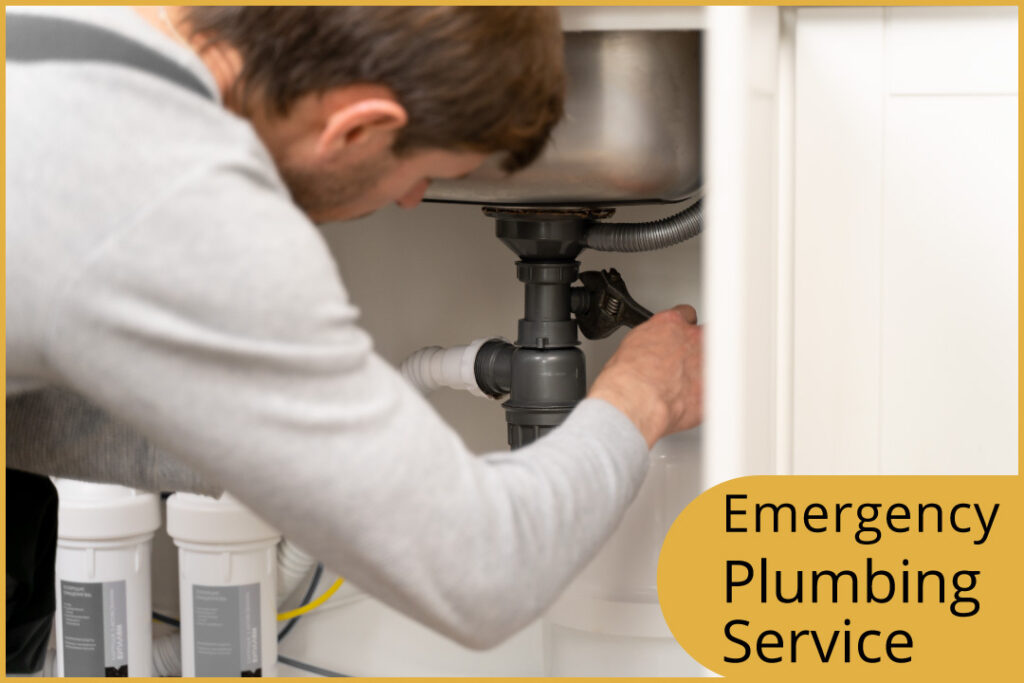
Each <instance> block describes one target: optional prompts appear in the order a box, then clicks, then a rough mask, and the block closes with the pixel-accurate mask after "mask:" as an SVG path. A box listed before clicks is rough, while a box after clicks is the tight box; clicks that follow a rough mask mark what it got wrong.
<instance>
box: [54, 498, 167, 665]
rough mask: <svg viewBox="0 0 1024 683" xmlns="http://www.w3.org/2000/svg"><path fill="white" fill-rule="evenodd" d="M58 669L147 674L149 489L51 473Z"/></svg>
mask: <svg viewBox="0 0 1024 683" xmlns="http://www.w3.org/2000/svg"><path fill="white" fill-rule="evenodd" d="M54 484H55V485H56V487H57V495H58V508H57V565H56V591H57V616H56V619H55V621H56V623H57V634H56V635H57V661H56V674H57V675H58V676H76V677H78V676H89V677H101V678H102V677H123V676H152V646H153V631H152V618H153V609H152V597H151V593H150V554H151V551H152V541H153V532H154V531H156V530H157V529H158V528H159V527H160V501H159V500H158V499H157V497H156V496H155V495H154V494H152V493H146V492H145V491H138V490H136V489H130V488H125V487H123V486H114V485H110V484H92V483H87V482H81V481H73V480H70V479H55V480H54Z"/></svg>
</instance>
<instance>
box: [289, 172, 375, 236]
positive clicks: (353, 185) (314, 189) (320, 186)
mask: <svg viewBox="0 0 1024 683" xmlns="http://www.w3.org/2000/svg"><path fill="white" fill-rule="evenodd" d="M278 171H279V172H280V174H281V178H282V179H283V180H284V183H285V185H287V186H288V191H289V192H290V193H291V195H292V201H293V202H295V204H296V206H298V207H299V208H300V209H302V211H303V212H304V213H305V214H306V215H307V216H309V217H310V219H312V220H313V221H316V222H322V221H324V220H329V219H330V217H331V216H333V215H338V214H340V213H344V212H345V206H347V205H350V204H352V203H354V202H358V201H360V200H361V199H362V198H364V197H366V195H367V194H368V193H369V192H370V191H371V190H372V189H373V188H374V187H375V186H376V185H377V183H378V182H379V181H380V179H381V178H382V177H383V176H384V175H385V174H386V173H387V171H388V161H387V160H384V159H371V160H367V161H363V162H361V163H359V164H358V165H355V166H351V165H348V164H346V165H344V166H343V165H341V164H335V165H332V164H322V165H318V166H309V165H290V164H287V163H286V164H283V165H281V166H279V168H278ZM372 212H373V209H372V208H371V209H369V210H367V211H362V212H360V215H359V216H350V218H359V217H361V216H364V215H367V214H369V213H372Z"/></svg>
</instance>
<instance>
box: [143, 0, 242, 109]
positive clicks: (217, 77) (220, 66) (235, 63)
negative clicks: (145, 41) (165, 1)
mask: <svg viewBox="0 0 1024 683" xmlns="http://www.w3.org/2000/svg"><path fill="white" fill-rule="evenodd" d="M133 9H134V10H135V11H136V12H137V13H138V14H139V16H141V17H142V18H143V19H144V20H145V21H146V22H147V23H149V24H150V25H151V26H152V27H153V28H155V29H156V30H157V31H159V32H160V33H162V34H164V35H165V36H167V37H168V38H170V39H171V40H173V41H174V42H176V43H178V44H179V45H181V46H182V47H185V48H188V49H189V50H192V51H193V52H195V53H196V55H197V56H198V57H199V58H200V59H201V60H203V63H204V64H205V65H206V68H207V69H208V70H209V71H210V73H211V74H212V75H213V79H214V81H215V82H216V83H217V90H218V91H219V92H220V95H221V100H222V101H223V102H224V103H225V104H226V105H227V106H229V107H230V106H231V101H230V100H231V97H230V96H231V91H232V88H233V86H234V85H235V82H236V81H237V80H238V76H239V74H240V73H241V71H242V57H241V55H239V54H238V51H237V50H234V49H233V48H231V47H229V46H226V45H223V44H217V45H213V46H209V47H206V48H203V43H204V41H203V38H202V36H197V35H193V34H192V32H191V31H190V30H189V28H188V25H187V23H186V21H185V14H184V9H185V8H183V7H156V6H152V5H148V6H142V7H135V8H133Z"/></svg>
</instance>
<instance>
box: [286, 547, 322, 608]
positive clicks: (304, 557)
mask: <svg viewBox="0 0 1024 683" xmlns="http://www.w3.org/2000/svg"><path fill="white" fill-rule="evenodd" d="M315 566H316V558H315V557H313V556H312V555H310V554H309V553H307V552H306V551H304V550H302V549H301V548H299V547H298V546H296V545H295V544H294V543H292V542H291V541H289V540H288V539H287V538H286V539H284V540H283V541H281V542H280V543H279V544H278V546H277V606H278V607H280V606H281V604H282V603H283V602H284V601H285V600H287V599H288V596H290V595H291V594H292V593H294V592H295V589H296V588H298V587H299V584H300V583H302V581H303V579H306V578H308V577H309V573H310V572H311V571H312V570H313V567H315Z"/></svg>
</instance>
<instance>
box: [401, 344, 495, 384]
mask: <svg viewBox="0 0 1024 683" xmlns="http://www.w3.org/2000/svg"><path fill="white" fill-rule="evenodd" d="M489 341H490V339H477V340H476V341H474V342H472V343H470V344H466V345H465V346H453V347H451V348H450V349H443V348H441V347H440V346H427V347H425V348H422V349H420V350H419V351H416V352H415V353H413V354H412V355H411V356H409V357H408V358H406V359H405V361H403V362H402V365H401V366H399V368H398V371H399V372H401V373H402V377H404V378H405V379H406V380H408V381H409V383H410V384H412V385H413V386H414V387H416V388H417V389H419V390H420V392H421V393H423V394H428V393H430V392H431V391H433V390H434V389H439V388H441V387H451V388H452V389H464V390H465V391H468V392H469V393H471V394H473V395H474V396H480V397H486V396H487V395H486V394H485V393H484V392H483V391H481V389H480V387H479V386H477V383H476V373H475V371H474V369H473V364H474V363H475V362H476V354H477V353H478V352H479V351H480V347H481V346H483V345H484V344H486V343H487V342H489Z"/></svg>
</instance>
